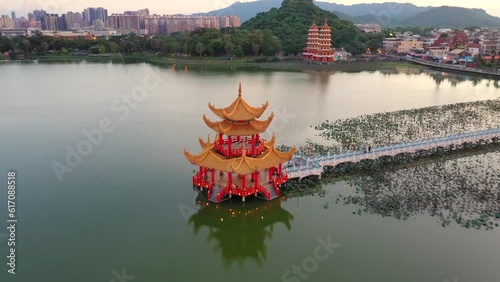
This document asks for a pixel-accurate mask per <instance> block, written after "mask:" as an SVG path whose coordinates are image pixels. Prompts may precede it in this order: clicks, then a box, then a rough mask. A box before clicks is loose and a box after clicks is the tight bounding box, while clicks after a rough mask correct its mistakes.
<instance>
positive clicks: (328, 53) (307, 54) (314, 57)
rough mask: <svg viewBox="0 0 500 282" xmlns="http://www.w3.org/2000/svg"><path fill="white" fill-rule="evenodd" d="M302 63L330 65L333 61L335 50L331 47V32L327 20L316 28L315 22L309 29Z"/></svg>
mask: <svg viewBox="0 0 500 282" xmlns="http://www.w3.org/2000/svg"><path fill="white" fill-rule="evenodd" d="M303 55H304V62H306V63H314V64H330V63H333V62H334V60H335V49H333V47H332V30H331V29H330V26H328V20H325V24H324V25H323V26H322V27H321V28H318V26H317V25H316V20H314V21H313V24H312V26H310V27H309V33H308V38H307V47H306V48H305V49H304V53H303Z"/></svg>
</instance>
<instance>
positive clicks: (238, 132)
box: [203, 113, 274, 136]
mask: <svg viewBox="0 0 500 282" xmlns="http://www.w3.org/2000/svg"><path fill="white" fill-rule="evenodd" d="M273 118H274V114H273V113H272V114H271V116H270V117H269V118H268V119H267V120H263V121H261V120H251V121H247V122H242V123H235V122H231V121H227V120H223V121H219V122H213V121H210V120H209V119H208V118H207V117H206V116H203V120H204V121H205V123H206V124H207V126H208V127H210V128H211V129H212V130H214V131H215V132H217V133H220V134H225V135H228V136H248V135H254V134H260V133H263V132H264V131H266V129H267V128H268V127H269V125H270V124H271V122H272V121H273Z"/></svg>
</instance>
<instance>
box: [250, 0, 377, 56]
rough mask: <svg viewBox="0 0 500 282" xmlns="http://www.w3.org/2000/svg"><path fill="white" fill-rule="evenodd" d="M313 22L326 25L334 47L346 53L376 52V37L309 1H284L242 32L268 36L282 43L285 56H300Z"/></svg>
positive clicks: (256, 19) (264, 13) (252, 22)
mask: <svg viewBox="0 0 500 282" xmlns="http://www.w3.org/2000/svg"><path fill="white" fill-rule="evenodd" d="M313 19H316V20H317V21H318V22H317V24H318V25H320V26H321V25H323V23H324V21H325V20H326V21H328V24H329V25H330V27H331V29H332V33H333V34H334V35H335V36H333V45H334V47H345V49H346V50H347V51H348V52H351V53H356V54H359V53H362V52H364V51H365V50H366V48H373V49H378V48H379V47H380V43H379V42H380V41H382V38H379V37H378V35H370V34H366V33H363V32H361V31H360V30H359V29H358V28H356V27H355V26H354V24H353V23H351V22H349V21H344V20H341V19H339V17H338V16H336V15H335V14H333V13H332V12H329V11H326V10H323V9H321V8H319V7H318V6H316V5H315V4H314V3H313V1H312V0H284V1H283V3H282V5H281V7H280V8H272V9H271V10H270V11H269V12H263V13H259V14H257V16H255V17H254V18H252V19H250V20H248V21H246V22H244V23H243V24H242V26H241V28H242V29H247V30H262V31H263V32H264V33H266V32H269V31H270V32H271V33H272V34H274V35H275V36H277V37H278V38H279V39H280V40H281V43H282V47H283V51H285V52H286V53H295V54H297V53H300V52H302V50H303V48H304V47H305V45H306V42H307V33H308V30H309V26H310V25H311V23H312V21H313Z"/></svg>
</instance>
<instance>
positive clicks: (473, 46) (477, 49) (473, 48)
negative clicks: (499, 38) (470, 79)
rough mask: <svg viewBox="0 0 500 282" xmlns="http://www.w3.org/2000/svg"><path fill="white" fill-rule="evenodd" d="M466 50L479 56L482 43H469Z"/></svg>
mask: <svg viewBox="0 0 500 282" xmlns="http://www.w3.org/2000/svg"><path fill="white" fill-rule="evenodd" d="M466 50H467V51H468V52H469V53H471V54H472V56H477V55H479V54H480V51H481V44H477V43H470V44H468V45H467V48H466Z"/></svg>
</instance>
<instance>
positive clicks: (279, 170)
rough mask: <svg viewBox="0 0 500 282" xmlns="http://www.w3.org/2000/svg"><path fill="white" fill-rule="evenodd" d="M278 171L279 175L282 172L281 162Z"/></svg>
mask: <svg viewBox="0 0 500 282" xmlns="http://www.w3.org/2000/svg"><path fill="white" fill-rule="evenodd" d="M278 173H279V175H280V176H281V175H282V174H283V164H280V166H279V169H278Z"/></svg>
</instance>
